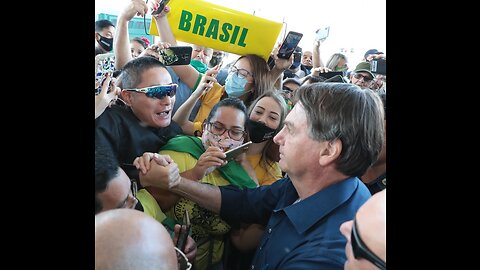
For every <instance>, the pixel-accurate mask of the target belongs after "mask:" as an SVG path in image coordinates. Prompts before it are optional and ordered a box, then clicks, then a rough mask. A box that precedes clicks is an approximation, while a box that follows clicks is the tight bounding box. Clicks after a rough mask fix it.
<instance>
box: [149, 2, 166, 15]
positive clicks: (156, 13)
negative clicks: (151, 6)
mask: <svg viewBox="0 0 480 270" xmlns="http://www.w3.org/2000/svg"><path fill="white" fill-rule="evenodd" d="M147 1H148V0H147ZM168 2H170V0H162V1H160V3H158V8H157V9H156V10H154V11H152V16H155V15H158V14H160V12H162V11H163V9H164V8H165V6H166V5H167V4H168Z"/></svg>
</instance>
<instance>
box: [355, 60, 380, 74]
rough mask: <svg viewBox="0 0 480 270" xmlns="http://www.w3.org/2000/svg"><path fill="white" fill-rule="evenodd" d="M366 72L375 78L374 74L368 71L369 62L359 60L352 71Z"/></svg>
mask: <svg viewBox="0 0 480 270" xmlns="http://www.w3.org/2000/svg"><path fill="white" fill-rule="evenodd" d="M361 71H363V72H367V73H368V74H370V76H372V78H375V75H373V73H372V72H371V71H370V63H369V62H360V63H358V65H357V66H356V67H355V70H354V71H353V72H361Z"/></svg>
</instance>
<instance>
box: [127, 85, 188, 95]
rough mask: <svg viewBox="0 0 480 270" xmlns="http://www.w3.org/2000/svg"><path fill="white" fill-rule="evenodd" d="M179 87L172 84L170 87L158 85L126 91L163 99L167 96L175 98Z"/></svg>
mask: <svg viewBox="0 0 480 270" xmlns="http://www.w3.org/2000/svg"><path fill="white" fill-rule="evenodd" d="M177 87H178V85H177V84H175V83H172V84H168V85H156V86H150V87H145V88H133V89H125V90H127V91H135V92H141V93H145V95H147V97H151V98H158V99H162V98H164V97H165V96H169V97H174V96H175V93H176V92H177Z"/></svg>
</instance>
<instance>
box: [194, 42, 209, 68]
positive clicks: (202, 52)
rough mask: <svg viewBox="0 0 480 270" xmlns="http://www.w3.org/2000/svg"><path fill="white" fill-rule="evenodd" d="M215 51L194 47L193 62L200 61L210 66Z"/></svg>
mask: <svg viewBox="0 0 480 270" xmlns="http://www.w3.org/2000/svg"><path fill="white" fill-rule="evenodd" d="M212 54H213V49H210V48H206V47H203V46H198V45H193V51H192V60H198V61H200V62H202V63H204V64H205V65H208V62H210V59H212Z"/></svg>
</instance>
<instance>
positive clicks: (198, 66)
mask: <svg viewBox="0 0 480 270" xmlns="http://www.w3.org/2000/svg"><path fill="white" fill-rule="evenodd" d="M190 65H192V67H193V68H194V69H196V70H197V71H198V72H200V73H202V74H205V72H207V70H208V66H207V65H205V64H204V63H202V62H200V61H198V60H195V59H194V60H191V61H190Z"/></svg>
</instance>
